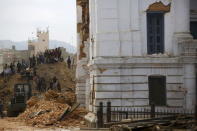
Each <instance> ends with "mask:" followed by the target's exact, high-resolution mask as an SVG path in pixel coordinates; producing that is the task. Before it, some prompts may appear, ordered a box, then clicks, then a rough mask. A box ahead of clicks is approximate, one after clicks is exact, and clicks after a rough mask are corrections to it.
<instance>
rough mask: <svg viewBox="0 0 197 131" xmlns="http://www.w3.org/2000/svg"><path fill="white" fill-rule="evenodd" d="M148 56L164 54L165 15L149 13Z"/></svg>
mask: <svg viewBox="0 0 197 131" xmlns="http://www.w3.org/2000/svg"><path fill="white" fill-rule="evenodd" d="M147 46H148V47H147V49H148V54H158V53H164V13H162V12H148V13H147Z"/></svg>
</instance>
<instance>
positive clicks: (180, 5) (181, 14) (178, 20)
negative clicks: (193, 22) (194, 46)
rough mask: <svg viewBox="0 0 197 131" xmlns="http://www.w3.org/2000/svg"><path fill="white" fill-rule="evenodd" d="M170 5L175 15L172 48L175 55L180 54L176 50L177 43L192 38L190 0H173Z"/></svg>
mask: <svg viewBox="0 0 197 131" xmlns="http://www.w3.org/2000/svg"><path fill="white" fill-rule="evenodd" d="M172 7H173V9H174V17H175V21H174V22H175V23H174V24H175V30H174V35H175V37H174V40H175V43H174V46H173V50H174V54H175V55H180V54H179V51H178V48H179V43H182V42H183V41H185V40H191V39H192V36H191V34H190V0H174V1H173V5H172Z"/></svg>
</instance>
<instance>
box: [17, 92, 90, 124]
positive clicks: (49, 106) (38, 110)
mask: <svg viewBox="0 0 197 131" xmlns="http://www.w3.org/2000/svg"><path fill="white" fill-rule="evenodd" d="M73 102H74V101H73V98H72V97H67V96H66V95H64V93H58V92H55V91H52V90H49V91H48V92H46V93H45V94H44V95H43V97H42V98H38V97H35V96H33V97H32V98H31V99H30V100H29V101H28V102H27V109H26V110H25V112H24V113H22V114H20V115H19V116H18V118H17V119H18V120H19V121H25V122H26V123H27V124H28V125H33V126H49V125H54V126H58V127H62V126H69V127H70V126H83V125H84V122H82V121H83V117H84V115H86V114H87V111H86V110H85V109H83V108H77V109H76V110H74V111H73V112H70V113H69V111H70V110H71V108H72V105H73V104H74V103H73ZM68 103H69V104H68ZM65 112H67V114H66V116H65V118H64V119H63V120H62V121H60V117H61V116H62V114H64V113H65Z"/></svg>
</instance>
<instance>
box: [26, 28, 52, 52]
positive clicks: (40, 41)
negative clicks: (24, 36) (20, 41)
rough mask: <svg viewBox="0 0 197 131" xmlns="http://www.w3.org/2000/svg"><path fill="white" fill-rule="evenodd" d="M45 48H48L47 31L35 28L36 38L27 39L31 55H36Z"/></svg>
mask: <svg viewBox="0 0 197 131" xmlns="http://www.w3.org/2000/svg"><path fill="white" fill-rule="evenodd" d="M46 49H49V31H48V29H47V31H40V30H37V39H33V40H28V50H29V51H31V55H37V54H38V53H39V52H44V51H45V50H46Z"/></svg>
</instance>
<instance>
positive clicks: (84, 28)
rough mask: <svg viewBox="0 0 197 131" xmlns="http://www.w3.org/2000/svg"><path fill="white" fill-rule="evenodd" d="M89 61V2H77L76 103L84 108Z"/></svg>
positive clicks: (78, 0)
mask: <svg viewBox="0 0 197 131" xmlns="http://www.w3.org/2000/svg"><path fill="white" fill-rule="evenodd" d="M88 60H89V0H77V70H76V78H77V89H76V94H77V101H78V102H79V103H80V104H81V106H85V100H86V96H85V91H86V79H88V77H89V75H88V68H87V64H88Z"/></svg>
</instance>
